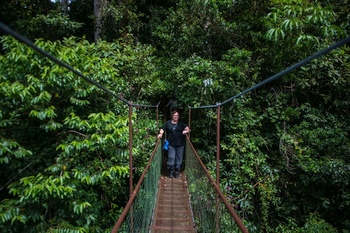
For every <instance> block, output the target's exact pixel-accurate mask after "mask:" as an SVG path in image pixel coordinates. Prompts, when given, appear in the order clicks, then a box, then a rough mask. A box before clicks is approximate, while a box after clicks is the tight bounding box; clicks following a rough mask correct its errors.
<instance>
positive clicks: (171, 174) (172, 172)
mask: <svg viewBox="0 0 350 233" xmlns="http://www.w3.org/2000/svg"><path fill="white" fill-rule="evenodd" d="M173 177H174V171H173V170H171V171H170V174H169V178H173Z"/></svg>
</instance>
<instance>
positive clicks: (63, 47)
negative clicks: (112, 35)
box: [0, 37, 156, 232]
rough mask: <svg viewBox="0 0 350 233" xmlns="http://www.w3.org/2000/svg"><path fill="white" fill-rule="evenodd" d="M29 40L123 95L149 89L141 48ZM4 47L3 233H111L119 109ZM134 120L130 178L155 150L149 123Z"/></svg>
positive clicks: (120, 188)
mask: <svg viewBox="0 0 350 233" xmlns="http://www.w3.org/2000/svg"><path fill="white" fill-rule="evenodd" d="M37 44H38V46H40V47H42V48H44V49H45V50H46V51H49V52H51V53H52V54H53V55H55V56H57V57H58V58H59V59H61V60H63V61H65V62H67V63H68V64H69V65H71V66H73V67H74V68H75V69H78V70H80V71H81V72H82V73H84V74H86V75H87V76H89V78H91V79H93V80H94V81H96V82H98V83H100V84H101V85H104V86H105V87H107V88H109V89H110V90H112V91H114V92H115V93H116V94H119V95H122V96H123V97H124V98H131V99H139V98H141V97H142V95H143V94H144V93H143V90H149V91H152V88H153V87H152V86H151V85H149V84H151V82H152V78H149V77H152V76H153V75H152V74H150V73H152V70H153V69H154V68H153V67H152V66H150V64H151V61H152V57H151V55H150V54H151V53H152V51H153V50H152V48H151V47H149V46H144V45H141V44H138V43H133V42H132V41H129V42H122V41H119V42H115V43H107V42H102V41H101V42H100V43H99V44H90V43H89V42H87V41H85V40H81V39H76V38H73V37H72V38H66V39H64V40H63V41H56V42H44V41H43V40H38V41H37ZM2 45H3V48H4V49H5V53H4V55H2V56H1V57H0V60H1V65H0V66H1V73H0V83H1V89H0V96H1V98H0V99H1V101H0V103H1V106H2V108H1V114H0V117H1V130H0V133H1V136H0V138H1V144H0V145H1V147H0V148H1V150H0V152H1V155H0V161H1V163H0V165H1V171H2V173H1V179H2V180H4V182H3V183H2V187H1V189H2V190H5V192H2V194H1V200H2V202H1V206H0V208H1V210H2V211H1V212H2V215H1V225H0V228H1V231H2V232H20V231H24V229H26V232H46V231H47V232H103V231H105V230H106V229H109V228H110V227H111V226H112V225H113V223H114V222H115V221H116V219H117V217H118V214H119V213H120V211H121V208H122V207H123V206H124V205H125V202H126V200H127V197H128V195H127V190H128V187H127V183H128V182H127V178H128V175H129V158H128V157H129V150H128V145H129V136H128V135H129V128H128V124H129V122H128V118H127V117H126V116H127V106H125V105H123V103H121V102H120V101H119V100H117V99H115V98H111V97H110V95H108V94H107V93H104V92H102V91H100V90H98V89H97V88H96V87H95V86H92V85H89V84H88V83H86V81H85V80H82V79H81V78H79V77H76V76H75V75H73V74H72V73H71V72H67V70H65V69H64V68H62V67H59V66H58V65H55V64H52V63H51V62H49V61H48V60H46V59H45V58H43V57H41V56H39V55H38V54H36V53H35V52H33V51H32V50H31V49H29V48H27V47H26V46H24V45H21V44H20V43H18V42H17V41H15V40H13V39H11V38H8V37H4V38H2ZM134 67H135V68H134ZM143 75H144V76H143ZM136 77H137V78H136ZM143 80H145V81H143ZM136 84H137V90H135V91H133V90H132V89H129V87H130V86H133V85H136ZM135 93H136V94H135ZM141 115H142V116H143V117H141V119H140V120H137V121H136V122H137V123H136V125H137V127H139V128H138V130H140V132H142V133H140V134H137V136H136V137H135V138H136V139H135V141H137V142H141V138H142V137H144V136H146V135H148V140H145V139H144V138H143V139H142V142H143V143H142V144H141V143H140V144H135V146H134V148H133V154H134V155H135V164H137V166H139V168H138V169H137V171H136V172H135V177H138V176H139V174H140V173H141V172H142V170H143V168H144V166H145V164H146V162H147V160H148V157H149V156H150V153H151V151H152V149H153V143H154V138H153V137H151V133H152V132H155V127H156V124H155V118H153V120H151V119H150V118H147V117H144V116H146V115H143V114H141ZM153 116H154V115H153ZM137 118H138V117H137V116H136V115H135V114H133V121H135V120H136V119H137ZM146 126H147V127H146ZM8 164H11V166H8ZM3 172H4V173H3ZM5 174H6V176H5ZM6 191H7V192H6Z"/></svg>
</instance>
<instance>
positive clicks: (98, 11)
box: [94, 0, 107, 42]
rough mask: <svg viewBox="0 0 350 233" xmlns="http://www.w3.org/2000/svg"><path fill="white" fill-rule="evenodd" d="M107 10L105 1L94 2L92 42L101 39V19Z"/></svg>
mask: <svg viewBox="0 0 350 233" xmlns="http://www.w3.org/2000/svg"><path fill="white" fill-rule="evenodd" d="M106 9H107V0H94V15H95V30H94V41H95V42H98V40H99V39H101V35H102V29H103V19H104V15H105V10H106Z"/></svg>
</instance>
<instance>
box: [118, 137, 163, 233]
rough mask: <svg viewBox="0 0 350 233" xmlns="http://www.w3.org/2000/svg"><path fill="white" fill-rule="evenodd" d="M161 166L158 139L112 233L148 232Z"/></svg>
mask: <svg viewBox="0 0 350 233" xmlns="http://www.w3.org/2000/svg"><path fill="white" fill-rule="evenodd" d="M161 167H162V151H161V143H160V140H158V141H157V144H156V147H155V149H154V151H153V153H152V156H151V158H150V160H149V162H148V164H147V166H146V168H145V170H144V171H143V173H142V176H141V178H140V180H139V182H138V183H137V185H136V187H135V190H134V191H133V193H132V195H131V197H130V199H129V201H128V203H127V204H126V206H125V208H124V211H123V213H122V214H121V215H120V217H119V219H118V221H117V222H116V224H115V226H114V228H113V230H112V233H116V232H120V233H127V232H128V233H129V232H137V233H144V232H149V227H150V225H151V221H152V217H153V210H154V207H155V203H156V198H157V192H158V181H159V177H160V173H161Z"/></svg>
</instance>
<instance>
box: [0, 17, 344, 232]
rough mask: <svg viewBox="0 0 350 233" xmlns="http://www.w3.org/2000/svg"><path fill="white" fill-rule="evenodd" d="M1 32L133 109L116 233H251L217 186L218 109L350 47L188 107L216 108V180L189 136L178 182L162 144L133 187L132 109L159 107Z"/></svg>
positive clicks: (5, 29) (3, 28)
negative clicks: (125, 191) (125, 193)
mask: <svg viewBox="0 0 350 233" xmlns="http://www.w3.org/2000/svg"><path fill="white" fill-rule="evenodd" d="M0 29H1V31H3V32H4V33H5V34H8V35H11V36H13V37H14V38H15V39H17V40H19V41H20V42H22V43H24V44H26V45H27V46H29V47H31V48H32V49H33V50H35V51H36V52H38V53H40V54H42V55H43V56H45V57H47V58H48V59H50V60H52V61H53V62H55V63H57V64H58V65H60V66H62V67H65V68H66V69H67V70H69V71H72V72H73V73H74V74H75V75H77V76H79V77H81V78H83V79H84V80H86V81H87V82H89V83H90V84H92V85H95V86H97V87H98V88H100V89H102V90H104V91H105V92H107V93H109V94H111V95H112V96H114V97H116V98H117V99H119V100H120V101H122V102H124V103H126V104H127V105H128V106H129V127H130V130H129V134H130V135H129V137H130V138H129V150H130V155H129V157H130V165H129V166H130V184H129V186H130V187H129V188H130V197H129V201H128V202H127V204H126V206H125V208H124V210H123V212H122V214H121V215H120V217H119V219H118V220H117V222H116V223H115V225H114V227H113V229H112V233H116V232H140V233H141V232H151V233H160V232H161V233H177V232H248V230H247V228H246V227H245V226H244V224H243V223H244V221H243V220H242V219H241V218H240V217H239V216H238V215H237V214H236V212H235V210H234V208H233V203H230V202H229V201H228V200H227V198H226V197H225V195H224V194H223V192H222V191H221V190H220V186H219V184H220V183H219V182H220V180H219V177H220V171H219V166H218V164H219V160H220V138H219V137H220V107H221V106H223V105H224V104H226V103H228V102H231V101H233V100H234V99H236V98H238V97H240V96H242V95H244V94H246V93H248V92H251V91H253V90H255V89H257V88H260V87H261V86H263V85H265V84H267V83H270V82H272V81H274V80H276V79H278V78H280V77H282V76H284V75H286V74H288V73H289V72H291V71H292V70H295V69H297V68H299V67H301V66H303V65H305V64H306V63H308V62H310V61H311V60H313V59H315V58H318V57H320V56H322V55H324V54H326V53H329V52H330V51H332V50H333V49H336V48H338V47H340V46H342V45H344V44H346V43H350V37H347V38H345V39H343V40H341V41H339V42H337V43H335V44H333V45H332V46H330V47H328V48H326V49H324V50H322V51H320V52H318V53H316V54H314V55H312V56H309V57H307V58H306V59H304V60H302V61H300V62H298V63H296V64H294V65H293V66H291V67H289V68H287V69H285V70H283V71H281V72H279V73H277V74H275V75H273V76H271V77H270V78H268V79H266V80H264V81H262V82H260V83H258V84H256V85H254V86H252V87H251V88H248V89H246V90H244V91H243V92H241V93H239V94H237V95H235V96H233V97H231V98H229V99H227V100H226V101H224V102H222V103H217V104H216V105H211V106H199V107H189V109H190V110H191V109H194V108H216V109H217V114H218V116H217V145H216V147H217V150H216V151H217V156H216V163H217V166H216V167H217V168H216V180H214V179H213V178H212V176H211V174H210V172H209V171H208V170H207V168H206V166H205V164H204V163H203V162H202V160H201V159H200V157H199V156H198V154H197V152H196V150H195V148H194V147H193V145H192V143H191V140H190V137H189V136H187V140H186V147H185V162H184V169H183V170H182V171H181V174H180V177H179V178H168V177H167V176H166V175H164V173H163V171H162V167H163V162H164V161H165V160H164V158H163V157H164V154H163V151H162V148H161V145H162V144H161V141H160V139H158V140H157V141H156V143H155V147H154V150H153V152H152V155H151V156H150V160H149V162H148V164H147V166H146V168H145V169H144V171H143V173H142V175H141V178H140V179H139V181H138V183H137V184H136V186H135V187H134V184H133V183H132V178H133V173H132V168H133V165H132V133H131V132H132V121H131V113H132V107H134V106H138V107H139V106H143V107H155V108H156V109H157V115H158V105H159V104H158V105H156V106H147V105H140V104H134V103H132V102H130V101H127V100H125V99H123V98H122V97H121V96H119V95H116V94H114V93H113V92H112V91H110V90H108V89H107V88H105V87H103V86H102V85H100V84H99V83H96V82H95V81H93V80H91V79H89V78H87V77H86V76H84V75H83V74H81V73H80V72H79V71H76V70H75V69H73V68H72V67H71V66H69V65H68V64H66V63H64V62H62V61H60V60H58V59H57V58H56V57H54V56H52V55H51V54H49V53H47V52H46V51H44V50H42V49H41V48H39V47H37V46H36V45H35V44H33V43H32V42H31V41H29V40H28V39H27V38H25V37H23V36H21V35H20V34H18V33H17V32H15V31H13V30H12V29H10V28H9V27H7V26H6V25H5V24H3V23H0Z"/></svg>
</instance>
